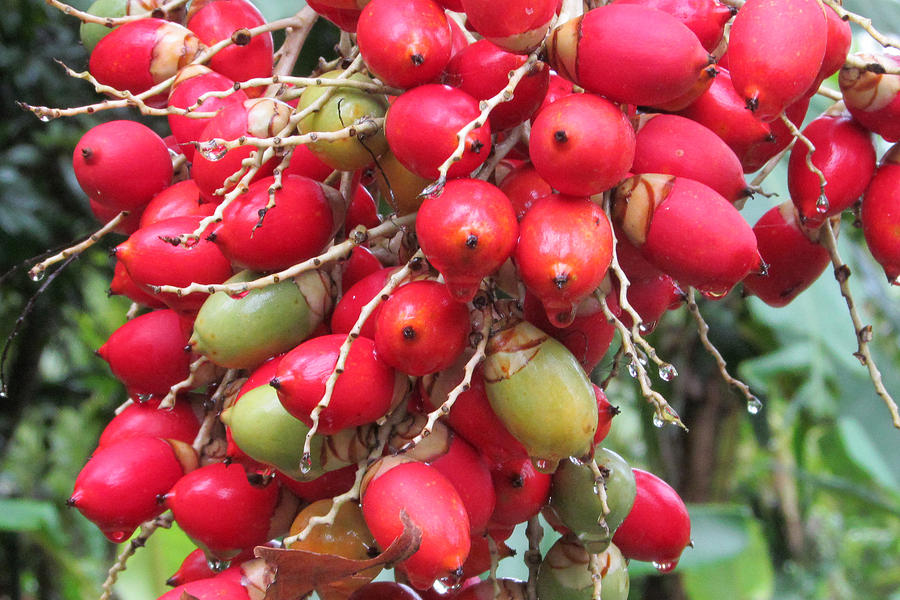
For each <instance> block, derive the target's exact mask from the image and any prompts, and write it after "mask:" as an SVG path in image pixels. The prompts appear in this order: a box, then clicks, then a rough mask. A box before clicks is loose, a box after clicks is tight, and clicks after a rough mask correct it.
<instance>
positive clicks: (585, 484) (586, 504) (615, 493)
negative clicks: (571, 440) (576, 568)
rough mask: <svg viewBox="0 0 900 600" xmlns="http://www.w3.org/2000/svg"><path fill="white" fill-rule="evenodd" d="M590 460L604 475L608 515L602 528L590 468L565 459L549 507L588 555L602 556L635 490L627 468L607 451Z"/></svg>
mask: <svg viewBox="0 0 900 600" xmlns="http://www.w3.org/2000/svg"><path fill="white" fill-rule="evenodd" d="M594 460H595V461H596V462H597V465H598V466H599V467H600V471H601V473H603V474H604V475H605V478H604V482H603V484H602V485H603V486H604V488H605V491H606V504H607V506H608V507H609V514H607V515H606V518H605V525H604V524H603V521H601V519H603V504H602V503H601V501H600V497H599V496H598V495H597V487H596V485H595V483H594V473H593V471H592V470H591V467H590V464H586V463H582V462H579V461H577V460H575V459H569V460H566V461H563V462H562V463H560V466H559V469H557V470H556V473H554V474H553V484H552V487H551V488H550V506H551V508H552V509H553V511H554V512H555V513H556V516H557V517H559V520H560V521H562V523H563V525H565V526H566V527H568V528H569V529H571V530H572V532H573V533H574V534H575V535H576V536H577V537H578V539H579V541H581V543H582V544H584V546H585V548H586V549H587V550H588V552H594V553H596V552H603V551H604V550H606V548H607V546H609V542H610V540H611V539H612V535H613V533H615V531H616V529H617V528H618V527H619V525H621V524H622V521H624V520H625V517H626V516H628V512H629V511H630V510H631V506H632V505H633V504H634V497H635V494H636V488H635V484H634V474H633V473H632V472H631V466H629V464H628V463H627V462H626V461H625V459H623V458H622V457H621V456H619V455H618V454H616V453H615V452H613V451H611V450H606V449H605V448H598V449H597V451H596V452H595V453H594Z"/></svg>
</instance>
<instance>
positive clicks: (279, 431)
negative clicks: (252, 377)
mask: <svg viewBox="0 0 900 600" xmlns="http://www.w3.org/2000/svg"><path fill="white" fill-rule="evenodd" d="M222 421H223V422H224V423H225V425H227V426H228V427H229V429H230V430H231V436H232V437H233V438H234V442H235V443H236V444H237V445H238V447H239V448H240V449H241V450H243V451H244V453H246V454H247V456H249V457H250V458H252V459H253V460H257V461H259V462H261V463H264V464H267V465H270V466H272V467H275V468H276V469H278V470H279V471H281V472H282V473H284V474H285V475H287V476H288V477H292V478H294V479H297V480H301V481H307V480H311V479H315V478H316V477H318V476H319V475H321V474H322V473H324V470H322V469H321V468H320V467H319V465H317V464H313V466H312V468H311V469H309V470H308V471H306V472H304V471H302V470H301V469H300V459H301V457H302V456H303V443H304V441H305V440H306V434H307V433H308V432H309V427H307V426H306V424H304V423H303V421H301V420H300V419H298V418H296V417H293V416H291V415H290V414H289V413H288V412H287V411H286V410H284V407H283V406H282V405H281V401H280V400H279V399H278V392H276V391H275V388H273V387H271V386H268V385H261V386H259V387H257V388H254V389H252V390H250V391H249V392H246V393H245V394H244V395H243V396H241V397H240V399H239V400H238V401H237V402H235V403H234V404H233V405H231V406H230V407H228V408H227V409H225V410H224V411H223V412H222ZM322 442H323V437H322V436H319V435H317V436H313V438H312V455H313V456H319V455H320V454H321V448H322Z"/></svg>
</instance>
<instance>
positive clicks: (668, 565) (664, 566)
mask: <svg viewBox="0 0 900 600" xmlns="http://www.w3.org/2000/svg"><path fill="white" fill-rule="evenodd" d="M677 565H678V561H677V560H670V561H669V560H667V561H660V562H656V561H653V566H654V567H656V570H657V571H659V572H660V573H670V572H672V570H674V569H675V567H676V566H677Z"/></svg>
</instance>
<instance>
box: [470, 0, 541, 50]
mask: <svg viewBox="0 0 900 600" xmlns="http://www.w3.org/2000/svg"><path fill="white" fill-rule="evenodd" d="M557 5H558V2H557V0H506V1H505V2H493V1H492V0H462V7H463V9H464V10H465V12H466V20H467V22H468V24H469V25H470V26H471V27H472V28H473V29H475V31H477V32H478V33H480V34H481V35H482V36H484V37H485V38H487V39H488V40H490V41H492V42H493V43H495V44H497V45H498V46H500V47H501V48H506V49H507V50H509V51H511V52H520V53H527V52H530V51H531V50H533V49H534V48H536V47H537V46H538V45H540V43H541V41H543V39H544V36H546V35H547V30H549V29H550V23H551V22H552V20H553V17H554V16H555V14H556V8H557Z"/></svg>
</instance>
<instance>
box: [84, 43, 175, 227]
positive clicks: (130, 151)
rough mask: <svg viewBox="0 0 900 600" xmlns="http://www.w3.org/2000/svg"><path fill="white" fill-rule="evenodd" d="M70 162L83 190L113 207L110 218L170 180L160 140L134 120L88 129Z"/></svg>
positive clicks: (169, 161)
mask: <svg viewBox="0 0 900 600" xmlns="http://www.w3.org/2000/svg"><path fill="white" fill-rule="evenodd" d="M116 31H118V30H116ZM104 39H105V38H104ZM138 157H140V158H139V159H138ZM72 166H73V168H74V170H75V177H76V178H77V179H78V184H79V185H80V186H81V189H82V190H84V193H85V194H87V195H88V198H90V199H91V200H94V201H96V202H98V203H99V204H101V205H103V206H104V207H106V208H108V209H111V210H112V211H114V212H113V213H112V216H115V214H117V213H118V212H119V211H123V210H128V211H132V212H135V213H137V212H139V209H141V208H143V207H144V206H145V205H146V204H147V203H148V202H150V200H151V199H152V198H153V196H155V195H156V194H158V193H159V192H161V191H162V190H163V189H165V188H166V186H168V185H169V182H171V181H172V159H171V158H170V157H169V150H168V148H166V143H165V142H164V141H163V140H162V138H161V137H159V136H158V135H156V133H155V132H154V131H153V130H152V129H150V128H149V127H147V126H146V125H141V124H140V123H137V122H135V121H125V120H121V121H109V122H107V123H101V124H100V125H96V126H94V127H92V128H91V129H90V130H88V132H87V133H85V134H84V135H83V136H82V137H81V139H80V140H79V141H78V144H77V145H76V146H75V151H74V153H73V155H72ZM98 217H99V215H98ZM107 220H109V219H107ZM104 222H105V221H104Z"/></svg>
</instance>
